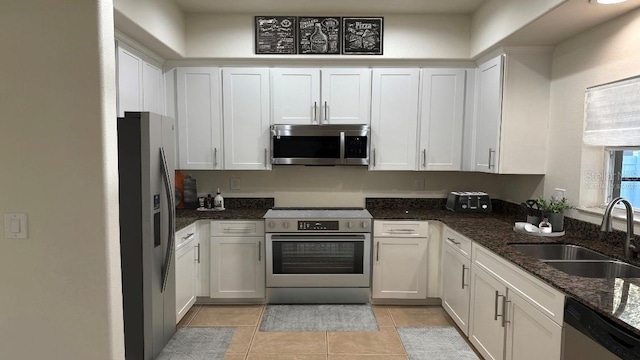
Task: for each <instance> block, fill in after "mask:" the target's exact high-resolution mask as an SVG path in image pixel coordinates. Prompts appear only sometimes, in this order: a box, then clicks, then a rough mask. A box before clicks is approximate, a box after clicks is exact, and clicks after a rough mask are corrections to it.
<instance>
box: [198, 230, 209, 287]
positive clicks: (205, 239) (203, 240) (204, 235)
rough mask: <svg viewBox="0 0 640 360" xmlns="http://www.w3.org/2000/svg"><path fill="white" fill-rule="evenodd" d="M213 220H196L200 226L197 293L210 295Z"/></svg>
mask: <svg viewBox="0 0 640 360" xmlns="http://www.w3.org/2000/svg"><path fill="white" fill-rule="evenodd" d="M210 223H211V222H210V221H207V220H199V221H197V222H196V225H197V227H198V239H199V242H198V249H197V250H198V251H197V255H198V266H197V267H196V295H197V296H203V297H210V292H209V286H210V285H211V284H210V283H211V281H210V279H209V276H210V274H211V267H210V264H211V261H210V259H209V258H210V257H211V230H210V227H211V224H210Z"/></svg>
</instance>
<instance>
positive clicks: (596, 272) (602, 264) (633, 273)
mask: <svg viewBox="0 0 640 360" xmlns="http://www.w3.org/2000/svg"><path fill="white" fill-rule="evenodd" d="M542 262H544V263H546V264H548V265H549V266H552V267H554V268H556V269H558V270H560V271H562V272H565V273H567V274H569V275H575V276H582V277H588V278H601V279H609V278H640V267H637V266H633V265H630V264H627V263H623V262H620V261H615V260H609V261H602V260H600V261H598V260H581V261H560V260H546V261H545V260H543V261H542Z"/></svg>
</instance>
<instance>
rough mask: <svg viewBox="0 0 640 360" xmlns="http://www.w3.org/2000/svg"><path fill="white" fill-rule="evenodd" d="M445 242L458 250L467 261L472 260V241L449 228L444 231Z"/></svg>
mask: <svg viewBox="0 0 640 360" xmlns="http://www.w3.org/2000/svg"><path fill="white" fill-rule="evenodd" d="M443 240H444V243H445V244H447V245H450V246H451V247H452V248H454V249H456V250H457V251H458V252H459V253H461V254H462V255H464V257H466V258H467V259H470V258H471V239H469V238H467V237H465V236H462V235H460V234H458V233H457V232H455V231H453V230H451V229H449V228H448V227H447V228H446V229H445V231H444V236H443Z"/></svg>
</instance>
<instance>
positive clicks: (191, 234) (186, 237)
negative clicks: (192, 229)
mask: <svg viewBox="0 0 640 360" xmlns="http://www.w3.org/2000/svg"><path fill="white" fill-rule="evenodd" d="M195 234H196V233H188V234H187V236H183V237H182V240H187V239H189V238H190V237H192V236H193V235H195Z"/></svg>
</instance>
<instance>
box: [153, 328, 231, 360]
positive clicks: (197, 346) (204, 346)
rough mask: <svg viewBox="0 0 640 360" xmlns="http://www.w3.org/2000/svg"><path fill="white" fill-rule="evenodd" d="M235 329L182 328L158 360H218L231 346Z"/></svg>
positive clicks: (222, 357)
mask: <svg viewBox="0 0 640 360" xmlns="http://www.w3.org/2000/svg"><path fill="white" fill-rule="evenodd" d="M234 332H235V328H232V327H215V328H196V327H192V328H182V329H179V330H178V331H177V332H176V333H175V335H173V337H172V338H171V340H169V343H168V344H167V345H166V346H165V347H164V349H162V352H161V353H160V356H158V358H157V359H156V360H218V359H224V353H225V352H226V351H227V348H229V345H230V344H231V339H232V338H233V333H234Z"/></svg>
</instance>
